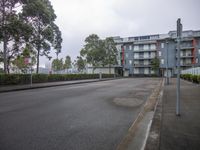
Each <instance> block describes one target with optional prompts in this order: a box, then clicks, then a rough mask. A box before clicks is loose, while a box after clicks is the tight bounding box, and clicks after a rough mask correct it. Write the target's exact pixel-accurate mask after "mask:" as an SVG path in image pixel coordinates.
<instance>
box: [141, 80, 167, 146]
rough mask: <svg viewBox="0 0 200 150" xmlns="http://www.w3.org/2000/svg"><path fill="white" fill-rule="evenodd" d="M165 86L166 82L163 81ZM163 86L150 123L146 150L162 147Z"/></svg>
mask: <svg viewBox="0 0 200 150" xmlns="http://www.w3.org/2000/svg"><path fill="white" fill-rule="evenodd" d="M163 87H164V82H163ZM163 87H162V89H161V92H160V94H159V97H158V101H157V104H156V106H155V111H154V115H153V119H152V122H151V125H150V130H149V133H148V137H147V141H146V144H145V148H144V150H159V148H160V132H161V121H162V106H163V105H162V97H163V90H164V88H163Z"/></svg>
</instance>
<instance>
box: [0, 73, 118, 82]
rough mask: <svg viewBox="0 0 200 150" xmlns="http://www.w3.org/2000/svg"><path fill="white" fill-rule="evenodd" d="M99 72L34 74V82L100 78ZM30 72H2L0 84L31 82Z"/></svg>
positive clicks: (111, 75)
mask: <svg viewBox="0 0 200 150" xmlns="http://www.w3.org/2000/svg"><path fill="white" fill-rule="evenodd" d="M113 77H114V75H113V74H102V78H113ZM98 78H99V74H49V75H48V74H33V75H32V82H33V83H44V82H56V81H69V80H82V79H98ZM29 83H30V74H0V85H16V84H29Z"/></svg>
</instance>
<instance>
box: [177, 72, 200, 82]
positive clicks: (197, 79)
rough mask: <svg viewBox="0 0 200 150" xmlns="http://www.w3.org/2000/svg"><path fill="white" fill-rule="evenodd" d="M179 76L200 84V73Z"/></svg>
mask: <svg viewBox="0 0 200 150" xmlns="http://www.w3.org/2000/svg"><path fill="white" fill-rule="evenodd" d="M181 78H182V79H184V80H188V81H191V82H194V83H199V84H200V75H192V74H181Z"/></svg>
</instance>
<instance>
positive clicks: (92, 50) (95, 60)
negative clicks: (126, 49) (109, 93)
mask: <svg viewBox="0 0 200 150" xmlns="http://www.w3.org/2000/svg"><path fill="white" fill-rule="evenodd" d="M85 43H86V44H85V45H84V48H83V49H82V50H81V51H80V54H81V56H83V57H85V59H86V61H87V63H88V64H91V65H92V67H93V72H94V69H95V68H96V67H99V66H102V67H104V66H106V65H109V68H111V65H116V64H117V58H116V57H117V48H116V46H115V43H114V40H113V38H111V37H109V38H106V39H105V40H101V39H100V38H99V37H98V35H96V34H92V35H89V36H88V37H87V38H86V39H85ZM109 72H111V70H110V69H109Z"/></svg>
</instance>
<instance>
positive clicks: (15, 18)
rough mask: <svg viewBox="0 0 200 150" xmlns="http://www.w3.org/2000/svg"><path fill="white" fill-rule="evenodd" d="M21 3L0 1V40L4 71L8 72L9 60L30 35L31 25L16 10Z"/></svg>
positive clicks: (9, 0)
mask: <svg viewBox="0 0 200 150" xmlns="http://www.w3.org/2000/svg"><path fill="white" fill-rule="evenodd" d="M22 3H23V0H1V1H0V14H1V15H0V42H1V41H2V42H3V62H4V73H9V66H10V63H11V60H12V59H14V57H15V56H16V54H17V53H18V52H19V51H20V49H19V47H20V46H21V45H22V43H23V42H24V41H25V40H27V37H29V35H30V31H31V27H30V26H28V25H27V24H26V23H25V22H24V21H23V19H22V17H21V14H20V13H17V11H16V8H17V7H19V6H21V4H22ZM8 44H9V45H8ZM8 46H9V47H8Z"/></svg>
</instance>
